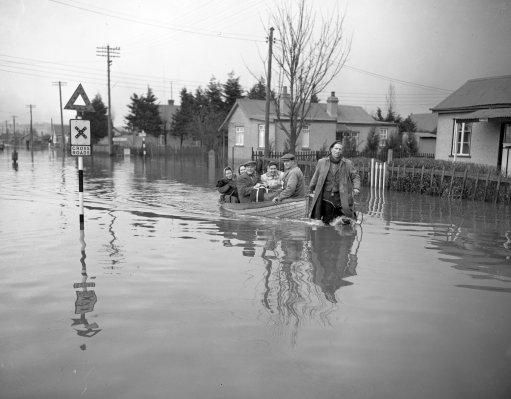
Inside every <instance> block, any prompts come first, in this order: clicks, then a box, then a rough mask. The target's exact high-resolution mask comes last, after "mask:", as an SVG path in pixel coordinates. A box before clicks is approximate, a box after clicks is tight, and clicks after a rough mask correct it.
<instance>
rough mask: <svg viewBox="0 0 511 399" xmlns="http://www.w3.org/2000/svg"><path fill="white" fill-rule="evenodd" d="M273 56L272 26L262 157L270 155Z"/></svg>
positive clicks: (269, 43)
mask: <svg viewBox="0 0 511 399" xmlns="http://www.w3.org/2000/svg"><path fill="white" fill-rule="evenodd" d="M272 56H273V28H270V35H269V37H268V71H267V73H266V110H265V114H264V157H265V158H268V157H269V156H270V100H271V58H272Z"/></svg>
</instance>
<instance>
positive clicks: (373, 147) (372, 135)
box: [365, 127, 380, 154]
mask: <svg viewBox="0 0 511 399" xmlns="http://www.w3.org/2000/svg"><path fill="white" fill-rule="evenodd" d="M379 143H380V136H379V135H378V134H377V133H376V128H375V127H372V128H371V130H370V131H369V134H368V135H367V143H366V147H365V151H366V152H368V153H370V154H374V153H376V151H378V145H379Z"/></svg>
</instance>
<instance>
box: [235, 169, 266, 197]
mask: <svg viewBox="0 0 511 399" xmlns="http://www.w3.org/2000/svg"><path fill="white" fill-rule="evenodd" d="M255 168H256V163H255V161H248V162H247V163H246V164H245V172H244V173H243V174H241V175H240V176H239V177H238V179H237V180H236V187H237V189H238V198H239V200H240V202H252V201H255V197H254V194H253V192H254V189H257V188H259V187H260V186H261V184H260V183H259V181H260V180H259V175H258V174H257V173H256V171H255Z"/></svg>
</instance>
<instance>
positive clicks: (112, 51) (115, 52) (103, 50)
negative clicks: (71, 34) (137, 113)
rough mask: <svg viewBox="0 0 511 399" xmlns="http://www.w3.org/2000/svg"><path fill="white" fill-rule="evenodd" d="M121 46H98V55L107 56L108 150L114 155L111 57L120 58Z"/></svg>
mask: <svg viewBox="0 0 511 399" xmlns="http://www.w3.org/2000/svg"><path fill="white" fill-rule="evenodd" d="M120 50H121V48H120V47H110V45H108V44H107V45H106V46H102V47H96V55H97V56H99V57H106V68H107V78H108V152H109V154H110V155H113V141H112V102H111V97H110V65H112V60H111V59H110V58H119V57H120V54H119V51H120Z"/></svg>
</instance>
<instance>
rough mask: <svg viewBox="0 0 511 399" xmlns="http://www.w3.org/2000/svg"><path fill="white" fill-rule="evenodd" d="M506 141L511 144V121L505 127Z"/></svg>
mask: <svg viewBox="0 0 511 399" xmlns="http://www.w3.org/2000/svg"><path fill="white" fill-rule="evenodd" d="M504 143H506V144H511V123H510V124H506V127H505V128H504Z"/></svg>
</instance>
